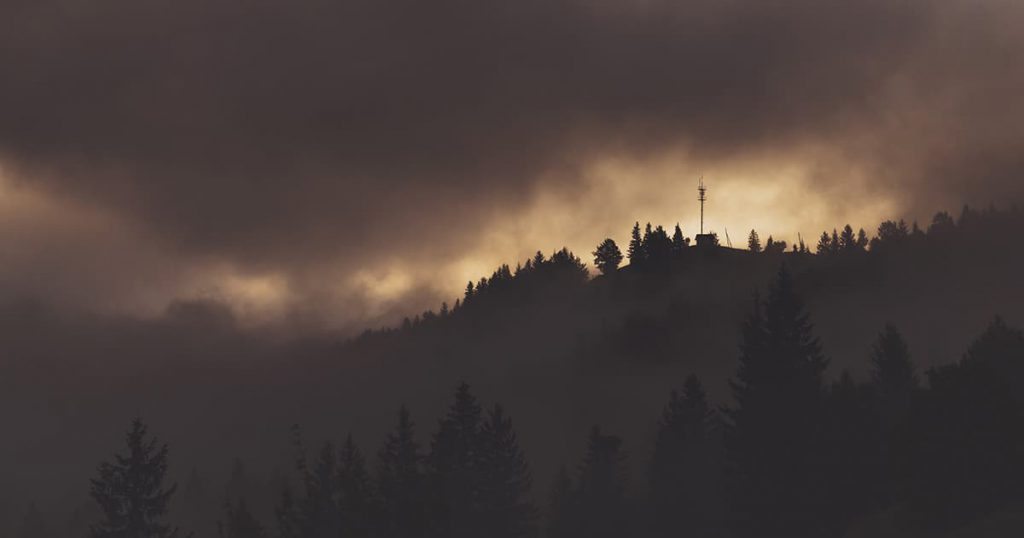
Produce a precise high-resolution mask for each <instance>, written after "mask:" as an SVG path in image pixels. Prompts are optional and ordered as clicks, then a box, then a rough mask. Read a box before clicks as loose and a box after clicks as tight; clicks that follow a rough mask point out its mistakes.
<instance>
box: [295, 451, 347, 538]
mask: <svg viewBox="0 0 1024 538" xmlns="http://www.w3.org/2000/svg"><path fill="white" fill-rule="evenodd" d="M304 475H305V476H304V477H303V480H304V482H305V497H304V498H303V499H302V502H300V503H299V517H300V525H301V526H300V528H301V529H302V536H303V538H334V537H337V536H339V535H340V534H341V530H342V524H341V521H342V520H341V506H340V500H341V492H340V491H339V488H338V480H337V477H338V457H337V454H336V452H335V450H334V445H332V444H331V443H324V446H323V448H322V449H321V450H320V454H319V457H318V458H317V460H316V462H314V464H313V467H312V469H308V470H307V471H306V472H305V473H304Z"/></svg>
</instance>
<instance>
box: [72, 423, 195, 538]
mask: <svg viewBox="0 0 1024 538" xmlns="http://www.w3.org/2000/svg"><path fill="white" fill-rule="evenodd" d="M125 444H126V445H127V446H126V451H125V452H122V453H119V454H115V455H114V460H113V462H103V463H101V464H100V466H99V469H98V470H97V475H98V476H97V477H96V478H94V479H92V480H91V487H90V492H89V494H90V496H91V497H92V498H93V500H95V501H96V504H98V505H99V507H100V510H101V511H102V514H103V518H102V519H101V520H100V521H99V522H97V523H96V524H94V525H93V526H92V528H91V530H90V532H89V535H90V536H91V537H92V538H170V537H174V536H177V535H178V529H177V528H175V527H172V526H171V525H168V524H166V523H164V522H163V519H164V517H165V516H166V514H167V508H168V503H169V502H170V500H171V497H172V496H173V495H174V491H175V489H177V487H176V486H175V485H171V486H169V487H164V478H165V476H166V475H167V445H161V444H160V443H159V441H158V440H157V439H156V438H151V437H150V436H149V435H148V432H147V428H146V425H145V424H144V423H143V422H142V420H141V419H135V420H133V421H132V424H131V426H130V428H129V429H128V433H127V434H126V435H125Z"/></svg>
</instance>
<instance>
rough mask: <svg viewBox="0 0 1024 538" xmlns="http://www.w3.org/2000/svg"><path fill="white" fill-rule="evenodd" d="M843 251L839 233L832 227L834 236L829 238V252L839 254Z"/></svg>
mask: <svg viewBox="0 0 1024 538" xmlns="http://www.w3.org/2000/svg"><path fill="white" fill-rule="evenodd" d="M842 251H843V244H842V243H841V242H840V241H839V233H838V232H836V229H835V228H832V238H831V239H830V240H829V253H830V254H839V253H840V252H842Z"/></svg>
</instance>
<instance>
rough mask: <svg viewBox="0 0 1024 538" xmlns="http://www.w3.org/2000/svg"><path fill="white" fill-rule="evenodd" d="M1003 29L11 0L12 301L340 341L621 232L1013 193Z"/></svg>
mask: <svg viewBox="0 0 1024 538" xmlns="http://www.w3.org/2000/svg"><path fill="white" fill-rule="evenodd" d="M1022 27H1024V5H1022V4H1021V3H1020V2H1017V1H1011V0H1005V1H1003V0H927V1H925V0H900V1H893V0H884V1H882V0H863V1H859V2H848V1H838V0H788V1H774V0H696V1H678V0H677V1H667V0H665V1H662V0H635V1H627V0H617V1H610V0H587V1H573V0H522V1H517V2H507V1H501V0H476V1H469V0H436V1H433V2H420V1H414V0H392V1H386V2H382V1H379V0H356V1H349V0H345V1H342V0H295V1H291V2H280V1H277V0H248V1H242V0H175V1H171V0H130V1H129V0H104V1H100V2H97V1H95V0H57V1H48V0H8V1H6V2H3V4H2V5H0V75H2V80H3V84H0V302H12V301H37V302H39V303H42V304H46V305H50V306H52V307H53V308H55V309H57V310H59V311H67V312H80V313H100V314H105V315H107V314H116V315H124V316H137V317H153V316H160V315H162V314H163V313H164V312H166V311H167V309H168V307H169V306H172V309H173V305H176V304H181V302H182V301H195V300H203V301H218V302H223V303H225V304H227V305H229V306H230V308H231V309H232V310H233V311H234V315H235V316H236V317H237V319H238V320H240V321H241V322H243V323H246V324H250V325H253V326H261V325H266V324H274V325H280V326H286V327H291V328H295V329H296V330H299V329H302V330H308V329H316V330H318V329H323V328H330V329H338V330H357V329H358V328H361V327H366V326H378V325H380V324H386V323H392V322H394V321H395V320H396V319H400V317H401V316H404V315H408V314H411V313H414V312H416V311H420V310H423V309H425V308H436V307H437V306H438V305H439V304H440V301H442V300H446V301H449V302H451V301H453V300H454V299H455V297H457V296H459V295H460V293H461V290H462V289H463V288H464V286H465V282H466V281H467V280H470V279H473V280H476V279H478V278H479V277H480V276H484V275H486V274H489V273H490V271H491V270H493V269H494V267H495V266H497V265H498V264H500V263H511V264H513V265H514V264H515V262H516V261H518V260H523V259H525V258H527V257H528V256H530V255H531V254H532V253H533V252H535V251H536V250H538V249H540V250H543V251H545V252H551V251H552V250H555V249H558V248H561V247H562V246H568V247H569V248H570V249H572V250H574V251H576V252H577V253H578V254H580V255H581V256H582V257H583V258H584V259H585V260H589V258H590V255H589V253H590V251H591V250H592V249H593V248H594V246H595V245H596V244H598V243H599V242H600V240H602V239H603V238H604V237H612V238H613V239H616V240H617V241H619V242H620V244H624V242H625V241H626V240H627V239H628V233H629V229H630V227H631V226H632V224H633V222H634V221H640V222H641V223H645V222H647V221H651V222H654V223H655V224H664V225H665V226H666V227H670V226H672V225H674V224H676V223H677V222H678V223H679V224H680V225H681V226H682V228H683V231H684V233H685V234H686V235H693V234H694V233H696V230H697V228H698V226H699V221H698V218H699V217H698V215H699V207H698V205H697V203H696V191H695V187H696V182H697V179H698V177H700V176H701V175H703V177H704V179H705V182H706V183H707V184H708V186H709V197H710V201H709V202H708V206H707V217H706V221H707V226H708V227H709V229H711V230H714V231H716V232H717V233H718V234H719V235H720V236H724V235H725V233H726V232H728V234H729V237H730V238H731V240H732V242H733V243H736V244H743V243H744V242H745V238H746V235H747V233H748V232H749V230H750V229H752V228H756V229H757V230H758V232H759V233H760V235H761V237H762V241H763V240H764V239H765V238H766V237H767V236H768V235H774V236H775V237H776V238H779V237H781V238H784V239H786V240H788V241H791V242H792V241H793V240H795V239H797V237H798V234H800V236H802V237H803V238H804V239H805V240H807V241H808V243H811V244H812V245H813V243H814V241H815V238H816V237H817V236H818V235H819V234H820V233H821V231H822V230H824V229H831V228H833V227H838V226H842V225H843V224H845V223H847V222H849V223H851V224H853V225H854V227H855V228H859V227H864V228H865V229H867V230H868V231H869V232H871V231H872V230H873V229H874V227H876V226H877V224H878V222H879V221H881V220H883V219H886V218H899V217H905V218H907V219H908V220H911V219H919V220H921V221H922V222H923V223H925V222H927V221H928V219H930V216H931V215H932V214H933V213H934V212H935V211H937V210H940V209H945V210H950V211H951V212H958V211H959V208H960V206H961V205H963V204H964V203H970V204H972V205H982V206H987V205H989V204H992V203H994V204H996V205H998V206H1004V207H1005V206H1008V205H1009V204H1014V203H1017V202H1018V201H1020V200H1021V198H1022V195H1024V183H1022V182H1021V180H1020V179H1019V171H1020V168H1021V164H1024V163H1022V161H1024V153H1022V152H1021V151H1020V147H1019V144H1020V142H1021V141H1022V140H1024V61H1022V60H1024V32H1020V28H1022Z"/></svg>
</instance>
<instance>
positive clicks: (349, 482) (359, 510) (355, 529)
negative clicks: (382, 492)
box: [337, 434, 377, 538]
mask: <svg viewBox="0 0 1024 538" xmlns="http://www.w3.org/2000/svg"><path fill="white" fill-rule="evenodd" d="M337 480H338V494H339V497H340V501H339V505H340V511H341V526H342V535H343V536H345V537H352V538H365V537H368V536H371V535H372V534H373V530H374V528H373V516H374V515H375V514H376V513H377V507H376V506H375V505H374V502H373V500H374V492H373V484H372V480H371V479H370V473H369V472H368V471H367V469H366V459H365V458H364V457H363V454H362V452H361V451H360V450H359V447H357V446H356V444H355V441H354V440H353V439H352V435H351V434H349V435H348V437H346V438H345V444H344V445H342V447H341V452H340V453H339V454H338V478H337Z"/></svg>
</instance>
